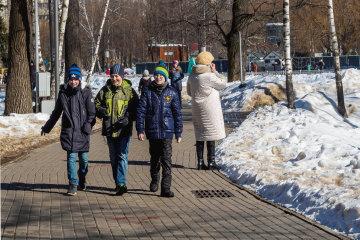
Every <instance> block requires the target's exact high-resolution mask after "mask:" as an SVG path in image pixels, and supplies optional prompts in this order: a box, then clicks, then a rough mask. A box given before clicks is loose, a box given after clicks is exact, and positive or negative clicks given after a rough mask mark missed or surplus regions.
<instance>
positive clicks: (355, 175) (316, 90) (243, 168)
mask: <svg viewBox="0 0 360 240" xmlns="http://www.w3.org/2000/svg"><path fill="white" fill-rule="evenodd" d="M261 78H263V79H261ZM271 79H272V80H271ZM275 80H276V83H273V81H275ZM293 80H294V89H296V94H297V97H301V98H300V99H298V100H296V102H295V105H296V109H295V110H292V109H288V108H287V107H286V102H278V103H276V104H273V105H269V106H264V107H262V108H258V109H257V110H255V111H254V112H252V113H251V114H250V115H249V116H248V118H247V119H246V120H245V121H244V122H243V123H242V124H241V125H240V126H239V127H238V128H236V129H235V130H234V131H233V132H232V133H231V134H230V135H229V136H228V137H227V138H226V139H224V140H223V141H222V142H221V143H220V144H219V146H218V147H217V150H216V157H217V161H218V163H219V165H220V166H221V171H222V172H223V173H224V174H225V175H227V176H228V177H229V178H230V179H232V180H234V181H236V182H237V183H239V184H241V185H244V186H247V187H249V188H251V189H253V190H254V191H256V192H257V193H259V194H260V195H261V196H263V197H265V198H267V199H269V200H272V201H274V202H277V203H280V204H282V205H284V206H286V207H288V208H290V209H293V210H295V211H297V212H300V213H302V214H304V215H306V216H307V217H309V218H311V219H313V220H315V221H318V222H320V223H321V224H323V225H325V226H327V227H329V228H332V229H334V230H336V231H339V232H343V233H346V234H349V236H350V237H353V238H357V239H360V194H359V193H360V185H359V180H360V128H359V126H360V121H359V120H360V117H359V116H360V115H359V111H358V108H359V107H360V88H359V87H360V86H359V85H360V71H358V70H355V69H350V70H347V71H344V72H343V83H344V94H345V103H346V104H347V110H348V113H349V118H348V119H344V118H342V116H340V115H339V114H338V112H337V109H336V103H337V99H336V88H335V79H334V74H316V75H295V76H294V78H293ZM279 82H280V83H281V82H282V83H283V82H284V77H283V79H281V78H279V77H278V76H277V77H271V76H268V77H265V76H254V77H253V78H250V79H249V80H247V82H246V83H247V84H248V85H247V87H246V89H239V88H238V87H237V86H236V85H235V84H234V83H231V84H229V86H228V88H227V89H224V91H222V92H221V95H222V98H223V99H224V100H223V104H224V106H226V104H225V103H228V105H230V108H232V109H231V110H232V111H233V110H234V109H237V110H244V109H243V108H242V107H243V105H242V104H240V102H241V103H244V102H245V101H249V100H250V99H251V98H252V96H253V95H254V92H255V91H256V90H257V89H258V87H259V86H261V87H264V85H263V84H264V83H268V84H267V85H269V86H271V84H278V83H279ZM249 86H253V87H252V88H253V90H252V89H251V88H250V87H249ZM265 86H266V85H265ZM345 86H346V89H345ZM236 92H238V93H240V94H239V95H236ZM231 94H233V95H232V96H231ZM230 98H232V99H233V101H229V99H230ZM250 102H251V101H250ZM228 110H229V109H228Z"/></svg>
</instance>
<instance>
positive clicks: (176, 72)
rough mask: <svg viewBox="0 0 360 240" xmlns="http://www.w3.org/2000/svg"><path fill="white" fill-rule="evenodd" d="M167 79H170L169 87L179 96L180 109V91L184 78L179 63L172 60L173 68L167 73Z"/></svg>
mask: <svg viewBox="0 0 360 240" xmlns="http://www.w3.org/2000/svg"><path fill="white" fill-rule="evenodd" d="M169 78H170V79H171V86H173V87H174V88H175V89H176V91H177V92H178V95H179V101H180V107H181V108H182V103H181V91H182V79H183V78H184V73H183V71H182V69H181V67H180V66H179V61H177V60H174V62H173V66H172V67H171V69H170V72H169Z"/></svg>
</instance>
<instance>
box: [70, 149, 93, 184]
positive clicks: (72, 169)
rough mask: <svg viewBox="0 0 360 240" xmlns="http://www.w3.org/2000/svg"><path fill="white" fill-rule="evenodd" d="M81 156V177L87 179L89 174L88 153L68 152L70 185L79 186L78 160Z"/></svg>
mask: <svg viewBox="0 0 360 240" xmlns="http://www.w3.org/2000/svg"><path fill="white" fill-rule="evenodd" d="M77 155H79V171H78V175H79V177H85V176H86V173H87V172H88V152H78V153H76V152H70V151H67V174H68V179H69V184H75V185H78V184H79V182H78V179H77V176H76V158H77Z"/></svg>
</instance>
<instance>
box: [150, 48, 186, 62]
mask: <svg viewBox="0 0 360 240" xmlns="http://www.w3.org/2000/svg"><path fill="white" fill-rule="evenodd" d="M148 49H149V54H148V61H149V62H157V61H159V60H164V61H165V62H172V61H174V60H178V61H180V62H187V61H188V54H187V51H186V46H185V45H182V44H153V45H150V46H149V48H148Z"/></svg>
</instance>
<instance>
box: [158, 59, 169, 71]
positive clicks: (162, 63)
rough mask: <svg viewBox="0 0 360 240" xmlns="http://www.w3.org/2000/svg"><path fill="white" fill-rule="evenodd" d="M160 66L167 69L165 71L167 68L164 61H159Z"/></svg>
mask: <svg viewBox="0 0 360 240" xmlns="http://www.w3.org/2000/svg"><path fill="white" fill-rule="evenodd" d="M159 66H161V67H163V68H165V69H166V68H167V66H166V64H165V62H164V60H160V61H159Z"/></svg>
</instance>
